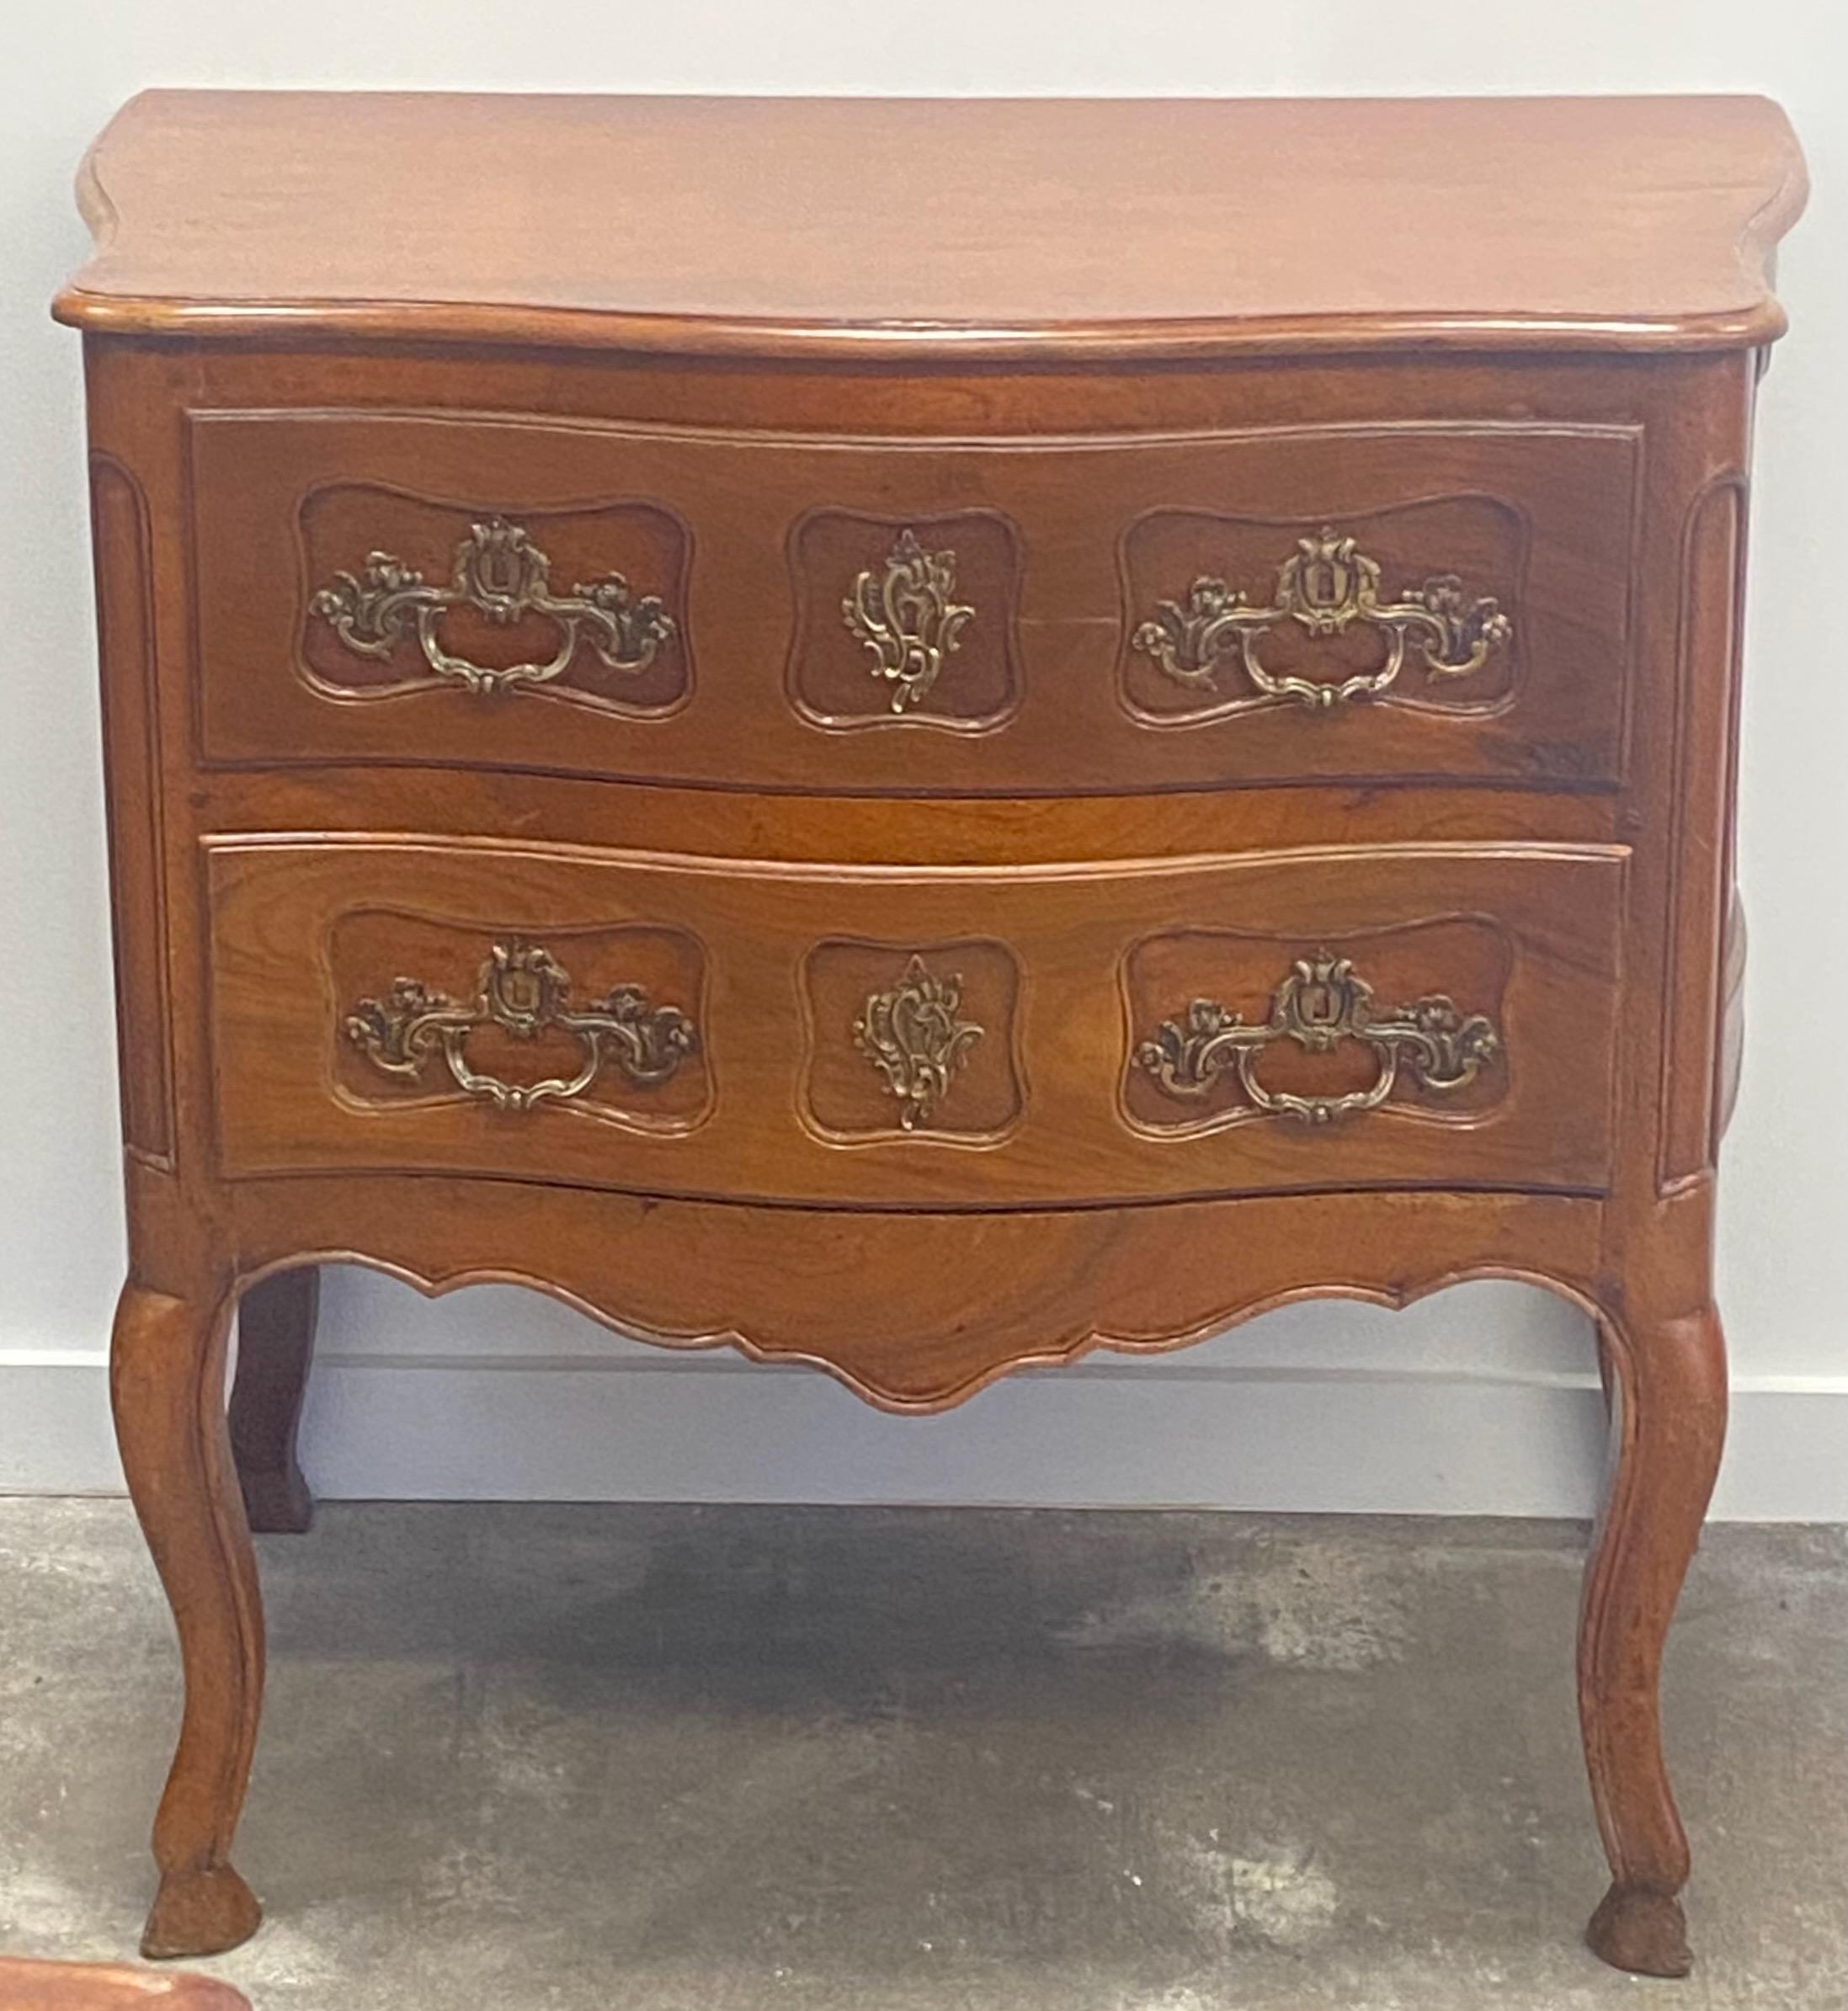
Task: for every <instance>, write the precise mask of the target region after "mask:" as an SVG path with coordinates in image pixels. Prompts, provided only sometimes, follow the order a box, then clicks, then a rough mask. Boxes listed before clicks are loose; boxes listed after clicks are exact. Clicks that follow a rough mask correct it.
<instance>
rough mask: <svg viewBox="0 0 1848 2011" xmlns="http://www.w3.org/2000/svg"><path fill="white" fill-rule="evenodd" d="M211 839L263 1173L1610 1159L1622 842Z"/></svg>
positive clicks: (1550, 1183) (706, 1179)
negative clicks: (836, 846) (1196, 852)
mask: <svg viewBox="0 0 1848 2011" xmlns="http://www.w3.org/2000/svg"><path fill="white" fill-rule="evenodd" d="M206 851H207V864H208V877H209V883H210V905H211V941H212V950H211V959H212V963H211V985H210V995H211V1005H210V1010H211V1016H212V1040H213V1046H214V1061H215V1073H216V1091H217V1106H216V1123H217V1146H218V1154H219V1162H220V1170H221V1172H222V1173H224V1174H226V1175H227V1176H229V1177H232V1178H237V1177H242V1176H249V1175H256V1174H263V1173H284V1172H304V1171H317V1170H338V1169H340V1168H353V1169H372V1170H387V1169H389V1170H394V1171H431V1172H444V1173H481V1174H487V1175H495V1176H500V1177H505V1178H534V1179H544V1180H553V1181H562V1182H568V1183H570V1184H577V1185H587V1186H601V1187H609V1188H613V1189H624V1190H627V1191H631V1192H640V1193H652V1194H690V1195H700V1196H709V1197H712V1198H717V1199H725V1198H738V1199H759V1200H800V1201H815V1202H827V1203H832V1204H835V1205H840V1204H847V1205H873V1206H901V1207H902V1206H929V1207H937V1208H941V1207H946V1206H948V1207H955V1206H958V1205H963V1206H968V1207H975V1208H996V1207H1008V1206H1045V1205H1049V1204H1051V1205H1058V1204H1061V1203H1084V1202H1099V1201H1122V1200H1142V1199H1148V1200H1154V1199H1166V1198H1174V1197H1178V1196H1184V1195H1195V1194H1237V1193H1254V1192H1265V1191H1273V1190H1283V1189H1302V1188H1334V1187H1356V1186H1380V1185H1401V1186H1472V1187H1473V1186H1483V1185H1499V1186H1508V1187H1531V1188H1535V1189H1556V1190H1569V1191H1574V1192H1595V1191H1597V1190H1599V1189H1600V1188H1601V1187H1602V1185H1603V1184H1604V1182H1605V1180H1606V1174H1607V1169H1608V1165H1609V1159H1610V1147H1611V1086H1612V1084H1611V1070H1612V1043H1613V1029H1614V1023H1615V1009H1616V992H1617V981H1618V956H1619V944H1620V930H1619V918H1620V914H1621V907H1622V901H1621V896H1622V880H1623V868H1624V858H1625V854H1623V853H1622V851H1621V850H1616V849H1607V848H1585V847H1566V846H1547V845H1521V846H1510V845H1498V846H1494V847H1472V846H1468V845H1460V844H1437V845H1405V846H1386V847H1378V848H1374V849H1369V850H1366V851H1364V852H1363V851H1355V850H1349V849H1339V848H1333V847H1330V848H1317V849H1313V850H1305V851H1300V852H1291V853H1273V854H1241V855H1238V856H1235V857H1227V858H1211V859H1183V860H1164V861H1160V862H1158V863H1142V862H1121V861H1110V862H1099V863H1085V864H1080V865H1058V866H1023V867H1019V868H1015V869H1010V870H991V869H981V870H977V869H973V868H934V869H922V868H919V869H913V868H903V867H872V866H856V867H845V866H834V865H827V866H823V865H813V866H798V865H778V864H768V863H754V862H749V861H737V860H722V859H705V858H692V857H662V856H658V855H653V854H621V853H604V852H594V851H588V850H584V849H573V848H566V847H545V846H533V845H524V844H514V843H505V842H502V841H498V840H487V839H478V840H467V839H456V838H444V839H440V840H439V839H429V840H418V839H409V838H407V839H394V840H390V841H380V840H376V839H358V838H355V839H350V840H348V839H328V838H312V839H310V838H299V839H298V838H271V837H261V838H258V837H251V838H216V839H212V840H210V841H208V843H207V846H206Z"/></svg>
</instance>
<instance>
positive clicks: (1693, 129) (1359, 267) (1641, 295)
mask: <svg viewBox="0 0 1848 2011" xmlns="http://www.w3.org/2000/svg"><path fill="white" fill-rule="evenodd" d="M1803 191H1804V183H1803V164H1802V158H1801V156H1800V155H1799V154H1798V152H1797V148H1796V144H1795V142H1794V141H1793V140H1792V137H1791V135H1790V130H1789V128H1788V126H1787V125H1786V123H1785V120H1784V117H1783V114H1781V112H1780V111H1779V110H1778V109H1776V106H1774V105H1772V104H1769V103H1768V102H1766V101H1765V100H1764V99H1761V98H1672V97H1660V98H1604V99H1600V98H1442V99H1415V98H1409V99H1387V98H1382V99H1330V100H1325V101H1320V102H1315V101H1301V100H1290V99H1262V98H1253V99H1228V100H1217V101H1215V100H1205V99H1174V100H1136V99H1119V100H1111V101H1105V102H1077V101H1070V100H1059V99H1015V100H1006V99H981V98H971V99H961V100H955V101H936V102H933V101H929V100H921V99H903V98H900V99H866V98H860V99H855V98H808V99H803V98H595V97H578V98H567V97H521V96H517V95H512V94H509V95H504V96H502V95H496V96H491V97H488V96H466V95H461V94H455V95H450V94H437V93H428V94H418V93H357V92H339V93H312V92H302V93H280V92H278V93H268V92H265V93H250V92H232V91H227V92H210V93H207V92H171V91H159V92H150V93H146V95H145V96H143V97H141V98H136V100H135V101H134V102H133V103H132V104H130V105H129V106H128V107H127V109H125V111H124V112H123V113H122V114H120V116H119V117H118V119H117V120H116V121H115V124H114V125H112V126H111V127H110V128H109V131H108V132H107V133H105V134H104V136H103V138H102V139H101V140H100V141H99V143H98V145H97V146H96V149H95V151H94V152H93V154H92V155H91V157H90V159H89V161H88V165H87V167H86V168H85V171H84V174H83V183H82V192H83V207H84V210H85V213H86V215H88V219H89V221H90V223H91V226H92V228H93V230H94V231H95V232H96V235H97V237H98V239H99V250H98V255H97V257H96V258H95V259H94V260H93V263H91V264H90V265H88V267H86V268H85V269H83V271H82V272H81V273H79V274H77V277H76V279H74V280H73V281H72V285H71V286H70V288H69V289H68V290H67V291H66V292H65V293H64V294H63V295H61V298H60V302H59V311H60V312H61V314H63V315H64V316H65V317H67V319H70V320H72V321H74V322H81V323H83V325H85V326H88V327H96V328H110V329H115V330H118V331H123V332H126V331H130V330H133V331H136V332H140V333H178V332H181V331H184V332H187V333H198V334H207V335H213V334H236V333H250V332H252V331H253V330H258V329H264V330H267V331H269V332H270V333H290V334H291V335H295V336H298V337H299V336H300V335H302V334H304V333H309V332H312V331H315V330H322V331H329V332H331V331H339V332H343V333H368V334H375V335H381V336H385V337H388V338H397V339H418V340H432V339H444V338H465V339H467V340H471V341H483V340H486V341H532V342H552V343H595V344H599V345H602V344H610V345H613V346H616V347H623V348H665V349H670V350H681V351H685V350H725V349H732V350H736V349H745V350H749V351H753V352H756V353H770V352H776V353H790V352H796V353H802V354H823V353H833V354H867V353H897V354H903V355H905V356H909V357H913V358H922V357H924V356H926V355H929V356H933V357H945V356H951V355H963V356H966V355H969V354H976V353H978V352H979V353H988V354H1031V355H1032V356H1034V357H1036V358H1043V357H1045V356H1046V355H1047V354H1106V355H1107V354H1123V353H1133V354H1138V355H1142V356H1147V355H1148V354H1152V353H1161V354H1175V353H1182V354H1185V353H1190V352H1191V353H1199V352H1202V351H1206V352H1220V351H1226V350H1234V349H1236V350H1240V351H1250V350H1286V351H1301V350H1304V349H1311V348H1352V347H1354V346H1355V345H1356V344H1357V343H1367V344H1369V345H1378V344H1380V343H1399V344H1415V345H1418V346H1420V347H1423V346H1428V345H1430V344H1431V343H1455V344H1458V345H1461V346H1464V347H1471V348H1494V349H1505V348H1510V347H1542V348H1552V349H1556V348H1563V347H1584V346H1593V347H1606V348H1627V347H1629V348H1652V347H1665V348H1674V347H1678V346H1695V347H1699V346H1703V345H1712V344H1716V343H1718V344H1721V345H1729V344H1734V343H1749V342H1755V341H1762V340H1765V339H1766V338H1769V337H1771V336H1772V335H1774V334H1776V333H1777V331H1778V329H1779V327H1781V317H1780V313H1779V310H1778V308H1777V306H1776V303H1775V301H1773V299H1772V297H1771V292H1770V287H1769V281H1768V278H1767V274H1766V269H1765V260H1766V257H1767V254H1768V253H1769V250H1770V247H1771V245H1772V243H1773V242H1775V240H1776V237H1777V236H1778V235H1779V233H1780V232H1781V231H1782V230H1783V229H1784V228H1785V227H1786V226H1787V224H1788V223H1789V222H1790V221H1791V220H1792V218H1793V217H1794V215H1796V213H1797V210H1798V209H1799V208H1800V207H1801V205H1802V201H1803Z"/></svg>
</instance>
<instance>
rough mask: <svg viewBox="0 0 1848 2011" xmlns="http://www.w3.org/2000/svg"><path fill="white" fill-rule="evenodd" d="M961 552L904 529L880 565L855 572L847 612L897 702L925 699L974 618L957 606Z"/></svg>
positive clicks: (896, 705)
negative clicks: (929, 545)
mask: <svg viewBox="0 0 1848 2011" xmlns="http://www.w3.org/2000/svg"><path fill="white" fill-rule="evenodd" d="M955 592H956V554H955V553H954V552H953V551H925V550H924V547H923V546H922V545H920V544H919V542H918V540H917V536H916V534H915V533H913V532H912V531H910V530H905V531H902V532H901V533H900V534H899V537H898V541H897V544H896V545H893V546H892V550H891V551H890V552H888V553H887V556H886V563H885V566H884V567H883V568H882V569H881V571H880V572H861V573H858V574H856V575H855V579H854V586H853V591H852V592H851V593H849V594H848V595H847V597H846V598H845V599H844V600H843V601H842V602H841V604H840V611H841V617H842V619H843V620H844V621H845V622H846V624H847V626H848V627H849V630H852V632H853V634H854V635H855V636H856V637H857V638H858V639H859V641H860V645H861V646H862V647H863V648H864V649H865V652H866V653H867V654H868V655H869V656H870V657H871V658H872V674H873V675H874V676H875V677H876V678H882V679H883V680H884V681H885V682H886V683H887V684H890V685H891V686H892V710H893V711H894V712H903V710H905V708H906V706H908V705H922V704H923V703H924V700H925V699H927V698H928V697H929V695H930V688H931V686H932V685H933V684H935V683H936V681H937V677H938V673H940V671H941V670H942V668H943V666H944V662H945V659H946V658H947V657H949V656H950V654H951V652H952V651H954V650H955V649H956V646H958V644H959V642H960V641H961V636H962V631H963V629H964V628H965V627H966V626H967V624H968V623H969V622H970V621H971V620H972V619H973V618H974V615H975V609H973V608H965V607H959V606H958V605H957V604H956V601H955V600H954V599H952V598H951V596H952V595H953V594H954V593H955Z"/></svg>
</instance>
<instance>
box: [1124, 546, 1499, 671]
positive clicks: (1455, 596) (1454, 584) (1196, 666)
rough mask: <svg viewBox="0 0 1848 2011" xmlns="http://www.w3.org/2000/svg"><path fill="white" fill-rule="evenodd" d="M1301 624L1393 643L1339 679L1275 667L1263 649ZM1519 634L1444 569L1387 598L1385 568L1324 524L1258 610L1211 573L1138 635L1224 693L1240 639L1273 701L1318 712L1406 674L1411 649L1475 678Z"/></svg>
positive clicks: (1243, 659) (1429, 664) (1163, 661)
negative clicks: (1280, 628) (1222, 675)
mask: <svg viewBox="0 0 1848 2011" xmlns="http://www.w3.org/2000/svg"><path fill="white" fill-rule="evenodd" d="M1284 620H1291V621H1295V622H1298V623H1300V624H1301V625H1302V627H1304V628H1306V629H1307V630H1308V631H1309V633H1310V634H1311V635H1312V636H1339V635H1341V634H1343V633H1345V631H1346V630H1348V629H1349V628H1350V627H1351V626H1352V625H1354V624H1355V622H1356V621H1359V622H1364V623H1365V624H1366V625H1368V626H1369V627H1371V628H1376V629H1378V630H1380V631H1381V633H1382V635H1383V636H1384V637H1385V639H1386V661H1385V662H1383V663H1382V665H1381V666H1380V668H1378V669H1377V670H1373V671H1365V672H1361V673H1359V674H1357V675H1356V676H1354V677H1350V678H1345V679H1344V680H1342V681H1340V682H1339V683H1337V682H1335V681H1334V680H1333V679H1330V680H1328V681H1325V682H1324V681H1321V680H1318V679H1316V678H1299V677H1296V676H1293V675H1285V676H1279V675H1277V674H1276V673H1275V672H1272V671H1270V670H1267V669H1265V666H1264V664H1263V662H1262V661H1261V660H1260V657H1259V654H1258V651H1259V646H1260V643H1261V642H1262V641H1263V640H1264V638H1265V636H1266V635H1267V634H1268V633H1269V632H1270V630H1271V629H1272V628H1274V627H1275V625H1276V624H1277V623H1279V622H1281V621H1284ZM1513 634H1514V624H1513V623H1512V622H1511V621H1510V620H1509V618H1508V616H1507V615H1506V614H1504V613H1503V612H1502V610H1501V608H1500V606H1499V604H1498V603H1497V602H1495V601H1494V599H1474V600H1473V599H1468V598H1467V596H1466V595H1465V594H1464V592H1463V586H1462V581H1461V580H1459V579H1458V578H1457V576H1456V575H1455V574H1454V573H1438V574H1435V575H1434V576H1433V577H1431V578H1430V579H1428V580H1426V581H1425V583H1424V585H1423V586H1422V587H1419V588H1415V589H1409V590H1408V591H1407V592H1406V593H1404V594H1403V595H1402V596H1401V598H1400V599H1398V600H1382V599H1380V568H1379V565H1378V562H1377V561H1376V560H1373V559H1370V558H1368V557H1367V556H1366V555H1365V554H1364V553H1363V552H1361V551H1360V550H1359V549H1358V548H1357V547H1356V545H1355V540H1353V539H1352V538H1350V537H1343V536H1340V535H1338V534H1337V533H1336V532H1334V531H1333V530H1330V529H1326V528H1324V529H1323V531H1322V532H1321V534H1320V535H1319V536H1317V537H1312V538H1301V539H1298V540H1297V548H1296V550H1295V551H1293V552H1291V555H1290V556H1289V557H1288V558H1286V560H1285V561H1283V563H1282V565H1281V566H1280V567H1278V568H1277V585H1276V593H1275V598H1274V599H1273V600H1272V603H1271V604H1270V606H1269V607H1267V608H1263V607H1254V606H1252V604H1250V601H1249V599H1248V598H1247V596H1246V594H1245V593H1244V589H1243V588H1233V587H1228V585H1227V584H1226V583H1225V581H1223V580H1222V579H1214V578H1212V577H1209V576H1207V575H1206V574H1202V575H1201V577H1200V578H1198V579H1196V581H1195V582H1194V583H1193V584H1192V586H1190V588H1188V589H1187V599H1186V604H1185V606H1183V605H1181V604H1180V603H1178V602H1175V601H1172V600H1164V601H1158V602H1157V603H1156V605H1155V612H1154V614H1153V617H1152V618H1151V619H1150V620H1147V621H1145V622H1143V623H1142V625H1141V626H1140V627H1139V628H1137V630H1136V633H1135V635H1134V636H1133V637H1132V641H1133V642H1134V644H1135V646H1136V647H1137V649H1139V650H1141V651H1142V652H1143V654H1144V655H1146V656H1150V657H1153V658H1154V659H1155V661H1156V662H1158V663H1159V664H1160V665H1161V667H1162V668H1163V669H1164V671H1166V672H1167V673H1168V674H1169V677H1171V678H1175V679H1177V680H1178V681H1179V682H1180V683H1181V684H1190V685H1195V686H1203V687H1204V688H1206V689H1208V690H1214V691H1216V690H1217V689H1219V686H1218V668H1219V659H1220V657H1222V656H1223V655H1225V654H1226V653H1227V652H1228V651H1230V650H1231V649H1232V647H1233V645H1234V644H1235V643H1236V645H1237V647H1238V659H1239V662H1240V663H1241V664H1242V665H1243V667H1244V673H1245V675H1246V677H1248V678H1249V679H1250V681H1251V683H1252V684H1254V686H1255V687H1256V688H1257V689H1258V691H1259V692H1260V694H1262V695H1263V696H1265V698H1275V699H1294V700H1297V702H1298V703H1299V704H1302V705H1307V706H1309V707H1311V708H1313V709H1314V710H1318V711H1326V710H1330V709H1332V708H1333V707H1334V706H1336V705H1348V704H1350V703H1351V702H1352V701H1353V700H1356V699H1367V698H1372V697H1374V696H1376V695H1377V694H1378V693H1380V692H1382V691H1384V690H1386V689H1387V687H1388V686H1389V685H1391V684H1393V681H1394V680H1395V679H1396V678H1398V674H1399V672H1400V670H1401V668H1403V665H1404V662H1405V652H1406V650H1407V648H1408V646H1413V647H1415V648H1416V650H1417V652H1418V655H1419V659H1420V661H1421V662H1422V663H1423V665H1424V668H1425V673H1426V674H1427V675H1428V676H1430V677H1433V678H1467V676H1469V675H1470V673H1472V672H1473V671H1478V670H1480V669H1481V668H1482V667H1483V664H1485V663H1486V662H1488V661H1489V657H1490V656H1491V655H1492V654H1493V652H1494V651H1495V650H1497V649H1499V648H1500V647H1501V646H1503V645H1504V643H1506V642H1507V641H1509V639H1510V636H1512V635H1513Z"/></svg>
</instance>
